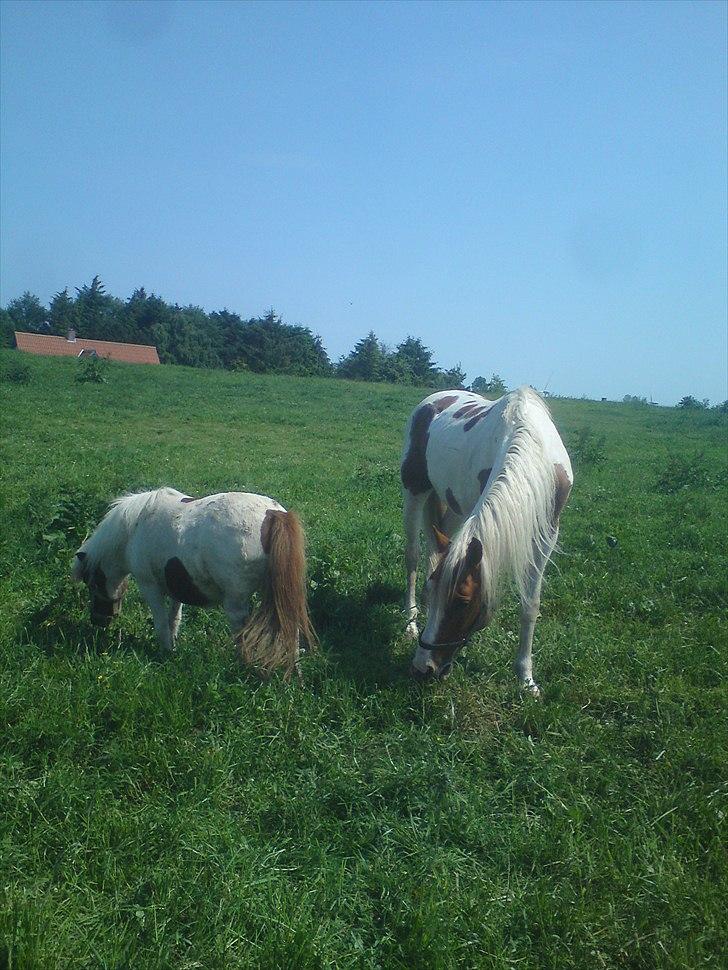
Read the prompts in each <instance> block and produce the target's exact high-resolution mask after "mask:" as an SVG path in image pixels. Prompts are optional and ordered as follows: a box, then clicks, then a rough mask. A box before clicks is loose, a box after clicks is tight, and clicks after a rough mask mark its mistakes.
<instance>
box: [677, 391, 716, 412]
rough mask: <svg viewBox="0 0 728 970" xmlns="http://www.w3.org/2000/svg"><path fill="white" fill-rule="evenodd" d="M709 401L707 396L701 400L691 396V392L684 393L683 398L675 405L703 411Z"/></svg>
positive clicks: (689, 409)
mask: <svg viewBox="0 0 728 970" xmlns="http://www.w3.org/2000/svg"><path fill="white" fill-rule="evenodd" d="M708 404H709V401H708V399H707V398H705V400H703V401H699V400H698V399H697V398H695V397H693V395H692V394H686V395H685V397H684V398H682V399H681V400H680V401H678V404H677V406H678V407H679V408H684V409H685V410H687V411H705V410H706V409H707V407H708Z"/></svg>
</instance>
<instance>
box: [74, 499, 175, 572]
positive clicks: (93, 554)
mask: <svg viewBox="0 0 728 970" xmlns="http://www.w3.org/2000/svg"><path fill="white" fill-rule="evenodd" d="M181 494H182V493H181V492H178V491H177V490H176V489H174V488H158V489H154V490H153V491H148V492H128V493H126V494H125V495H120V496H119V497H118V498H115V499H114V501H113V502H111V504H110V505H109V509H108V511H107V513H106V515H104V517H103V519H102V520H101V522H99V524H98V525H97V527H96V529H95V530H94V532H93V533H92V534H91V536H90V537H89V538H88V539H87V540H86V541H85V542H84V543H83V545H82V546H81V550H80V551H83V552H84V553H86V555H87V556H88V558H89V560H90V562H91V563H92V564H93V563H98V562H99V561H100V560H101V559H103V558H104V557H105V556H106V555H108V554H109V553H112V554H113V553H116V552H117V550H119V548H120V547H121V546H122V545H123V544H124V543H125V542H126V540H127V539H128V537H129V533H130V532H131V530H132V528H133V527H134V526H135V525H136V523H137V522H138V521H139V519H140V518H141V516H142V515H145V514H148V513H150V512H152V511H153V510H154V508H155V506H156V505H157V504H158V503H159V501H160V500H161V499H162V498H164V497H166V496H169V495H181Z"/></svg>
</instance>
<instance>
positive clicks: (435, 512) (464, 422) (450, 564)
mask: <svg viewBox="0 0 728 970" xmlns="http://www.w3.org/2000/svg"><path fill="white" fill-rule="evenodd" d="M401 475H402V486H403V496H404V524H405V532H406V542H407V546H406V564H407V572H408V582H407V600H406V607H407V614H408V623H407V630H406V632H407V635H408V636H410V637H411V638H413V639H418V647H417V650H416V652H415V655H414V657H413V660H412V673H413V675H414V676H415V677H417V678H418V679H423V678H427V677H432V676H433V675H434V676H435V677H445V676H447V674H448V673H449V672H450V669H451V667H452V663H453V660H454V658H455V656H456V654H457V653H458V651H459V650H460V649H461V648H462V647H463V646H465V644H466V643H467V641H468V639H469V637H470V635H471V634H472V633H473V632H475V631H476V630H481V629H482V628H483V627H485V626H486V625H487V624H488V623H489V622H490V620H491V618H492V616H493V613H494V612H495V609H496V606H497V604H498V595H499V592H500V589H501V586H502V583H503V580H504V579H506V578H511V579H512V580H513V581H514V582H515V584H516V587H517V589H518V592H519V594H520V599H521V635H520V642H519V649H518V656H517V659H516V672H517V674H518V677H519V680H520V682H521V685H522V686H523V687H525V688H527V689H529V690H530V691H531V692H532V693H533V694H535V695H538V692H539V691H538V686H537V685H536V682H535V681H534V679H533V671H532V660H531V650H532V645H533V631H534V627H535V625H536V618H537V616H538V611H539V604H540V598H541V582H542V579H543V573H544V569H545V568H546V564H547V562H548V560H549V557H550V556H551V553H552V552H553V549H554V546H555V545H556V540H557V538H558V534H559V516H560V514H561V511H562V509H563V508H564V505H565V504H566V500H567V498H568V497H569V492H570V490H571V486H572V483H573V475H572V470H571V462H570V461H569V456H568V454H567V453H566V449H565V448H564V445H563V442H562V441H561V438H560V437H559V434H558V432H557V430H556V428H555V427H554V424H553V422H552V420H551V416H550V414H549V411H548V408H547V407H546V404H545V403H544V401H543V400H542V399H541V397H540V396H539V395H538V394H537V393H536V392H535V391H533V390H532V389H531V388H528V387H521V388H518V390H515V391H512V392H511V393H510V394H506V395H505V396H504V397H502V398H499V399H498V400H497V401H487V400H486V399H485V398H482V397H479V396H478V395H477V394H473V393H471V392H469V391H443V392H440V393H438V394H432V395H430V397H427V398H425V400H424V401H423V402H422V403H421V404H420V405H419V406H418V407H417V408H416V409H415V410H414V412H413V414H412V416H411V417H410V420H409V423H408V425H407V430H406V433H405V441H404V452H403V457H402V467H401ZM423 524H424V525H425V533H426V536H427V540H428V551H429V572H430V575H429V579H428V580H427V585H426V595H427V603H428V614H427V624H426V626H425V629H424V630H423V632H422V634H421V635H420V636H419V638H418V631H417V605H416V600H415V590H416V583H417V561H418V558H419V535H420V530H421V528H422V525H423ZM449 536H450V537H452V538H449Z"/></svg>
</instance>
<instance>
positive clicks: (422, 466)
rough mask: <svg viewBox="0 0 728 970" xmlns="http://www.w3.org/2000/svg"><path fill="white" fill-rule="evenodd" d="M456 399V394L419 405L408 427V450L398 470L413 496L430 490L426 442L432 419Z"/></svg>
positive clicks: (428, 437)
mask: <svg viewBox="0 0 728 970" xmlns="http://www.w3.org/2000/svg"><path fill="white" fill-rule="evenodd" d="M457 399H458V395H457V394H446V395H445V396H444V397H439V398H437V400H436V401H432V402H431V403H429V404H422V405H420V407H418V408H417V410H416V411H415V413H414V416H413V418H412V426H411V427H410V441H409V448H408V449H407V454H406V456H405V459H404V461H403V462H402V467H401V469H400V476H401V478H402V484H403V485H404V487H405V488H406V489H407V490H408V491H410V492H412V494H413V495H419V494H421V493H422V492H428V491H429V490H430V489H431V488H432V482H431V481H430V476H429V474H428V472H427V442H428V441H429V439H430V425H431V424H432V419H433V418H434V417H435V415H437V414H440V413H441V412H442V411H444V410H445V408H448V407H450V405H451V404H453V403H454V402H455V401H457Z"/></svg>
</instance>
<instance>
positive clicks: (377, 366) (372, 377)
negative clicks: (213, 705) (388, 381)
mask: <svg viewBox="0 0 728 970" xmlns="http://www.w3.org/2000/svg"><path fill="white" fill-rule="evenodd" d="M384 365H385V355H384V352H383V350H382V345H381V344H380V342H379V340H378V339H377V335H376V334H375V333H374V331H373V330H370V331H369V333H368V334H367V335H366V337H362V339H361V340H360V341H359V343H358V344H357V345H356V346H355V347H354V349H353V350H352V351H351V353H350V354H349V355H348V356H347V357H342V359H341V360H340V361H339V363H338V366H337V373H338V375H339V376H340V377H348V378H350V379H352V380H356V381H381V380H383V379H384Z"/></svg>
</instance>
